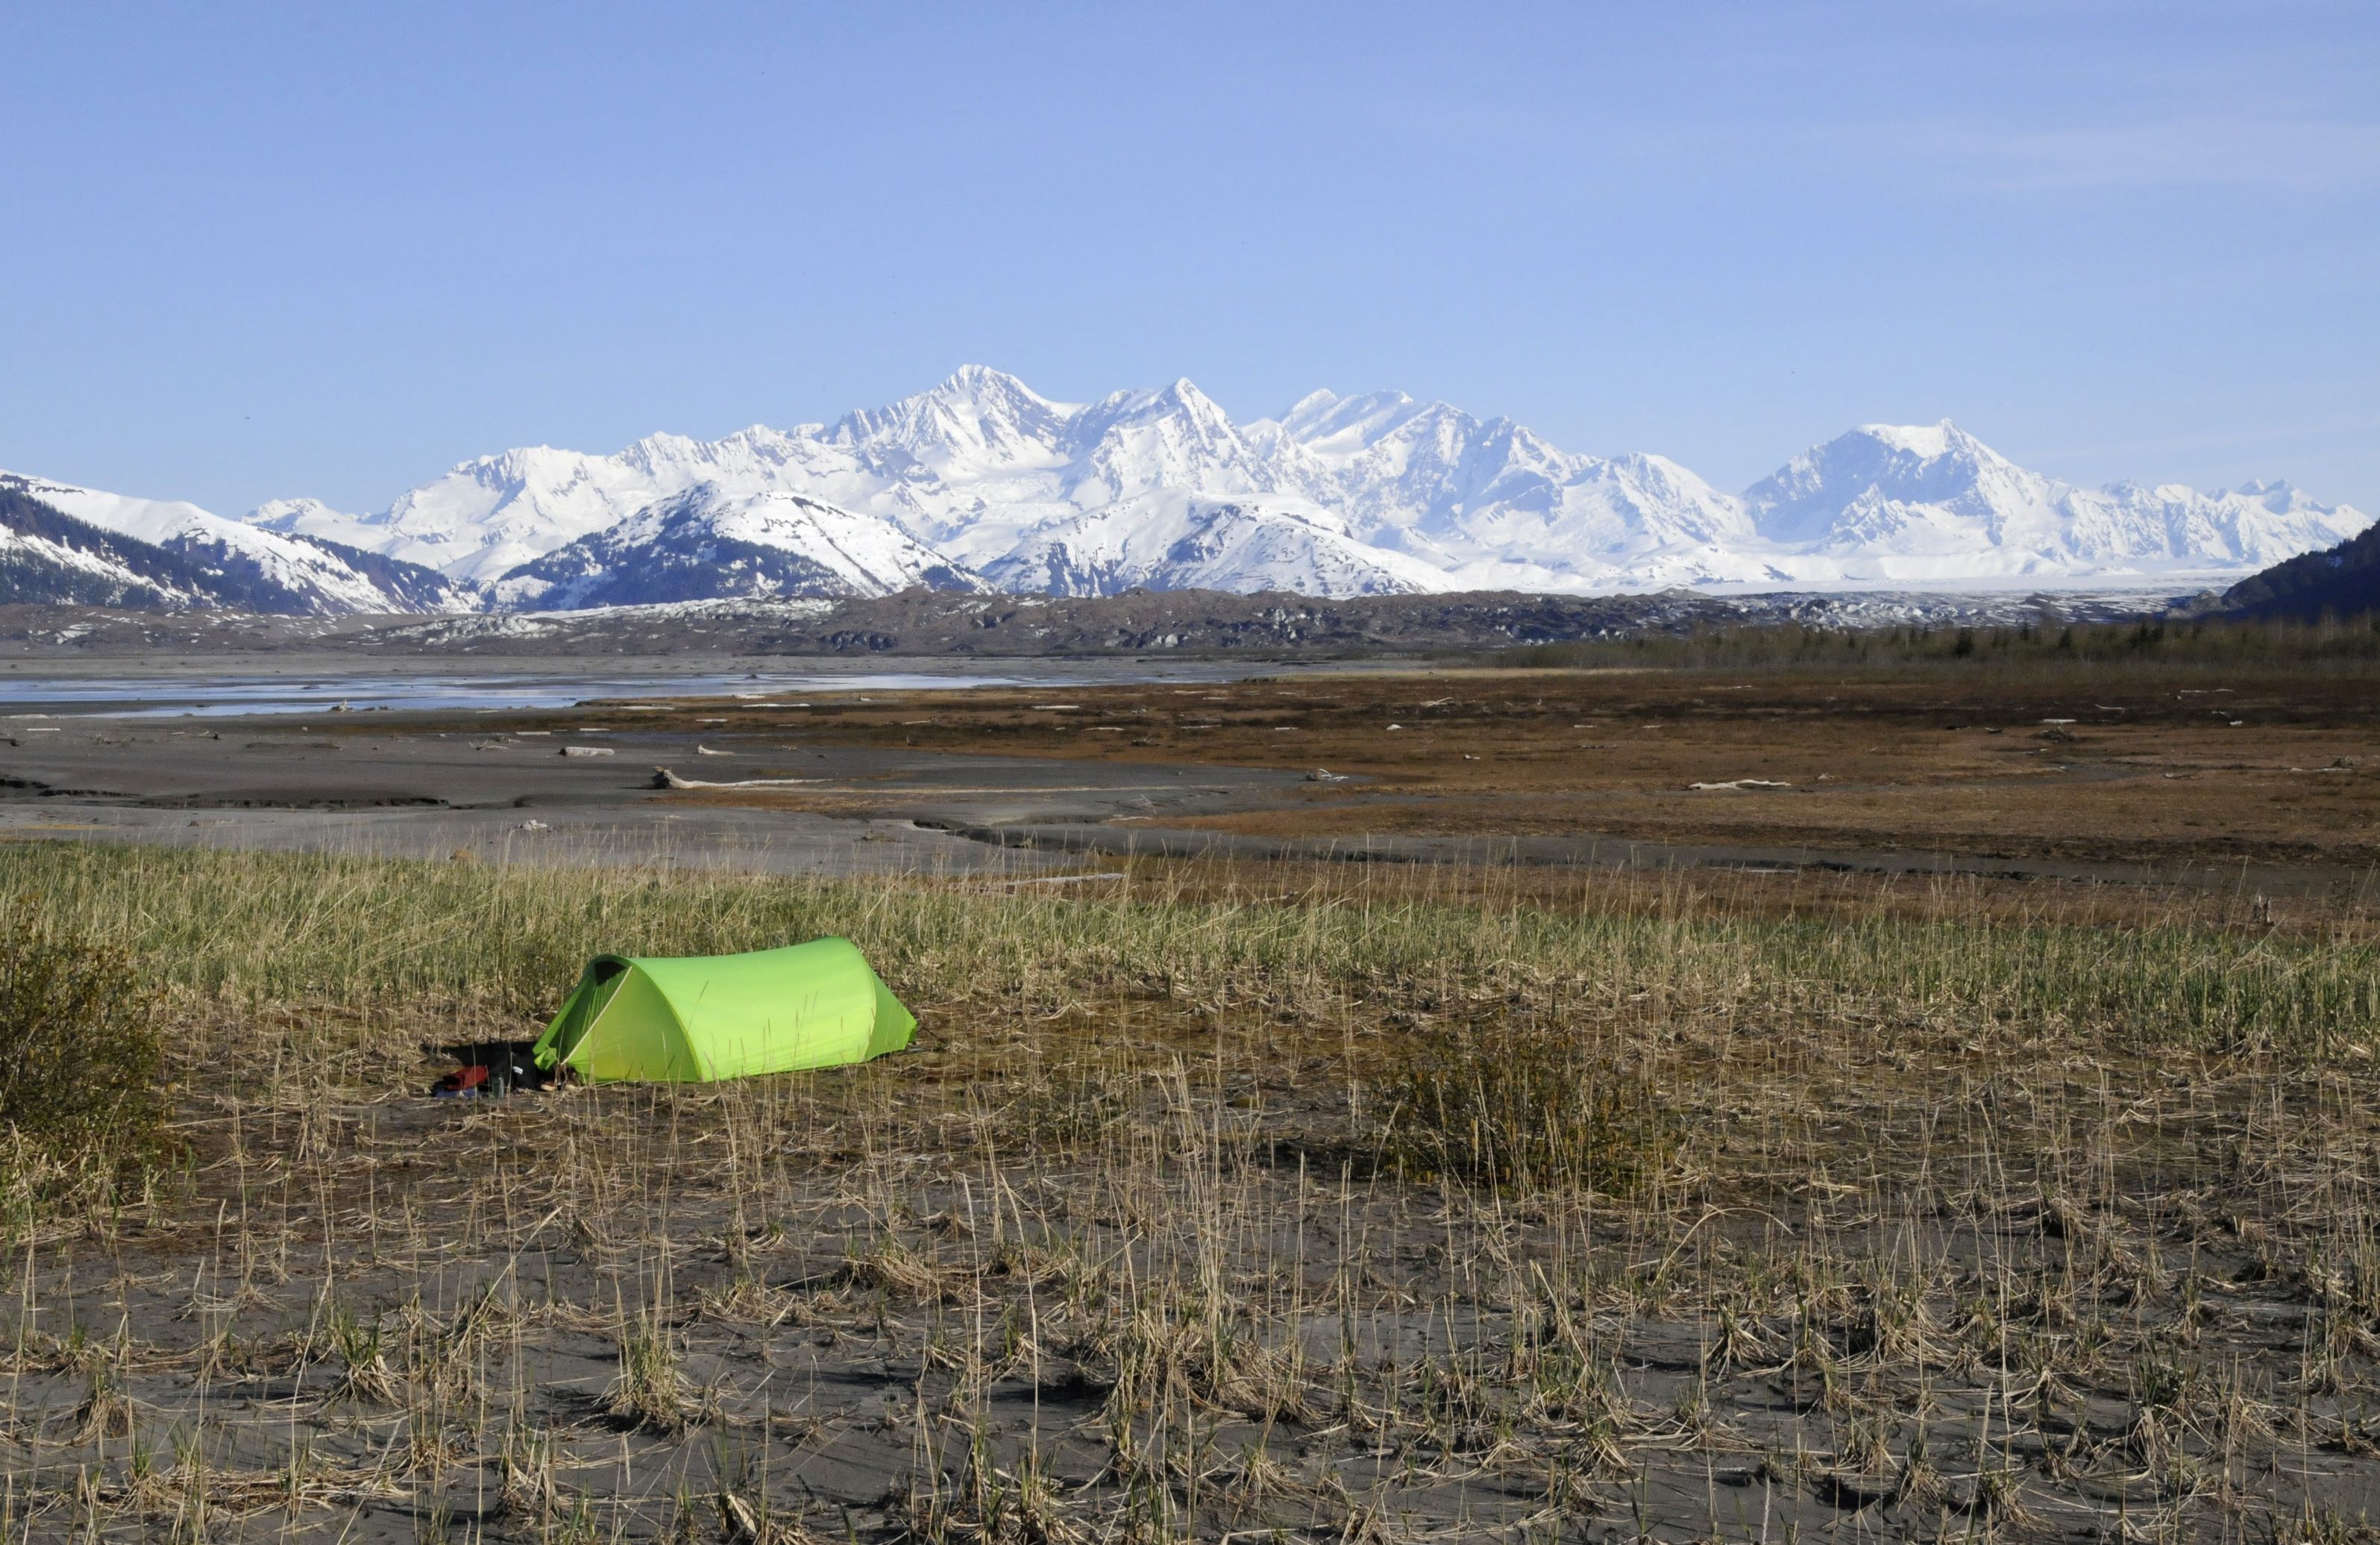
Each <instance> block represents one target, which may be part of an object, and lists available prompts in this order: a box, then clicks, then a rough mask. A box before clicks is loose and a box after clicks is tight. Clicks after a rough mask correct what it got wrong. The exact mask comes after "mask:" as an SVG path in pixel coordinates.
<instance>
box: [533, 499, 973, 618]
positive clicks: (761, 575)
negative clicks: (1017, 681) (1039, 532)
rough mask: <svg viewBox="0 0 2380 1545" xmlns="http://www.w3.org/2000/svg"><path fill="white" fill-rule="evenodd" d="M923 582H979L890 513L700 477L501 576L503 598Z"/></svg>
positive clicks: (859, 591)
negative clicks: (724, 486) (742, 489)
mask: <svg viewBox="0 0 2380 1545" xmlns="http://www.w3.org/2000/svg"><path fill="white" fill-rule="evenodd" d="M914 585H923V586H925V587H926V588H928V589H931V590H983V589H987V588H989V586H987V585H985V584H984V583H983V581H982V580H980V579H978V578H977V577H976V576H975V575H974V574H972V573H968V572H967V571H966V570H965V569H962V568H959V567H958V566H957V565H955V564H953V563H952V562H951V561H949V560H947V559H945V558H943V557H942V556H941V554H940V553H938V552H936V551H934V550H933V549H931V548H929V547H927V546H925V545H924V544H923V543H921V542H918V541H917V540H916V539H915V538H914V537H910V536H909V535H908V534H907V533H906V532H904V531H903V530H901V529H900V528H899V527H898V526H896V525H892V523H891V522H889V521H883V520H879V519H877V518H875V517H874V516H871V515H859V514H854V513H852V512H850V511H848V510H838V509H836V508H835V507H834V506H833V505H832V504H820V503H819V502H817V501H815V500H808V499H804V498H802V497H801V496H800V495H798V494H791V493H756V494H730V493H726V492H723V491H722V490H721V489H720V488H719V487H718V485H716V484H712V483H702V484H698V485H697V486H696V487H695V488H693V489H689V490H687V491H686V492H685V493H682V494H678V495H675V496H674V497H672V498H668V499H663V500H660V501H656V502H654V503H652V504H649V505H647V506H646V507H645V508H644V509H642V510H640V511H638V512H637V513H635V514H633V515H630V516H629V517H628V518H627V519H626V520H624V521H621V522H619V523H618V524H617V525H610V526H606V527H604V528H603V529H602V530H601V531H598V532H596V533H594V534H593V535H591V536H586V537H579V538H578V539H577V541H575V542H572V543H570V544H569V545H568V546H566V547H563V548H558V549H555V550H554V551H553V552H550V553H548V554H546V555H545V556H544V557H542V558H539V559H534V560H532V561H529V562H527V563H524V564H522V565H521V566H520V567H518V568H516V569H515V570H513V571H512V573H508V574H506V575H505V576H504V578H503V579H501V580H499V581H498V582H497V584H496V597H497V599H498V600H499V601H500V602H501V603H503V604H504V605H507V606H535V607H538V608H540V609H541V610H576V609H577V608H580V607H592V606H632V605H641V604H645V603H649V602H655V601H686V600H711V599H718V598H721V597H761V596H796V597H831V598H837V599H840V598H843V597H853V596H889V595H891V594H892V593H893V592H894V591H896V590H905V589H908V588H910V587H911V586H914Z"/></svg>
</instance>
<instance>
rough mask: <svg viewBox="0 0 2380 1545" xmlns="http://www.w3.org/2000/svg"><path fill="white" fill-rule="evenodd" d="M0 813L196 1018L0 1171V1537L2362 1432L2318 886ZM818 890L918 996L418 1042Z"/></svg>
mask: <svg viewBox="0 0 2380 1545" xmlns="http://www.w3.org/2000/svg"><path fill="white" fill-rule="evenodd" d="M0 870H5V871H6V873H5V874H0V887H5V890H6V893H10V894H18V895H21V896H24V897H26V898H27V899H26V900H25V901H22V902H19V903H18V906H20V907H26V908H31V909H34V910H35V911H36V914H37V915H38V917H39V918H40V920H41V921H42V925H43V926H44V927H55V928H61V929H67V928H71V929H75V930H80V931H82V932H83V933H84V934H86V935H89V936H95V937H98V938H100V939H101V940H103V942H105V943H107V944H109V945H111V946H113V947H116V948H122V949H124V950H125V951H127V953H128V957H129V958H130V960H132V961H133V962H134V963H135V966H136V968H137V969H139V970H140V971H142V972H145V973H147V974H149V975H152V976H153V977H154V978H155V979H156V980H158V981H159V982H160V983H161V984H164V986H165V987H166V988H167V989H168V990H169V994H170V996H169V1001H168V1005H167V1009H166V1012H167V1013H168V1014H169V1015H170V1021H169V1022H170V1023H171V1025H172V1027H173V1029H174V1032H175V1034H176V1040H177V1041H178V1043H179V1044H183V1045H185V1046H187V1047H188V1064H187V1068H186V1071H187V1072H188V1074H189V1075H190V1076H189V1078H188V1089H187V1090H186V1092H185V1093H184V1095H183V1099H182V1104H181V1107H180V1112H179V1122H180V1125H181V1128H182V1129H183V1130H184V1132H185V1133H186V1134H187V1136H188V1141H189V1144H190V1155H191V1156H190V1159H189V1162H188V1168H187V1172H186V1173H185V1174H184V1175H182V1176H181V1177H180V1178H179V1180H178V1182H177V1183H176V1185H175V1186H174V1187H172V1188H169V1189H164V1190H160V1191H158V1192H157V1193H156V1194H154V1195H152V1196H148V1197H145V1198H144V1197H138V1196H127V1197H125V1198H124V1199H123V1201H122V1204H121V1205H120V1206H119V1207H117V1208H115V1209H113V1210H108V1209H100V1210H96V1211H88V1212H81V1213H72V1214H66V1215H60V1214H56V1213H50V1214H44V1215H42V1216H40V1217H38V1218H31V1217H29V1218H27V1219H25V1220H22V1221H21V1222H20V1223H19V1224H18V1227H17V1230H16V1234H15V1237H14V1240H13V1243H12V1246H11V1249H10V1257H9V1258H10V1260H11V1261H13V1262H14V1265H13V1266H12V1276H11V1282H12V1291H11V1293H10V1301H11V1306H12V1322H13V1328H12V1331H11V1334H10V1345H11V1346H13V1350H12V1352H11V1354H10V1357H9V1360H8V1363H7V1366H6V1368H0V1374H5V1376H6V1377H7V1378H8V1380H9V1381H10V1383H9V1388H10V1392H11V1393H10V1399H9V1403H8V1406H7V1407H6V1419H7V1423H8V1426H7V1430H8V1432H9V1433H11V1434H13V1436H14V1443H15V1446H13V1447H12V1448H10V1449H9V1450H7V1454H8V1458H7V1461H6V1464H7V1468H8V1479H7V1484H6V1489H5V1498H6V1501H5V1517H0V1525H5V1526H6V1530H7V1531H8V1532H9V1533H10V1535H11V1537H15V1536H18V1535H22V1536H25V1537H27V1538H50V1537H63V1536H67V1535H74V1536H76V1537H78V1538H93V1537H96V1538H120V1539H132V1538H135V1537H138V1536H141V1535H143V1534H147V1533H167V1534H175V1533H178V1535H179V1536H180V1537H181V1538H185V1539H197V1538H202V1537H203V1538H230V1537H234V1536H254V1537H258V1538H261V1537H262V1536H264V1535H266V1534H271V1535H273V1536H274V1537H276V1538H278V1537H282V1536H284V1535H302V1536H310V1537H311V1536H319V1537H321V1538H322V1539H355V1538H368V1537H375V1536H385V1535H388V1534H403V1535H407V1536H408V1537H410V1538H417V1539H424V1538H438V1537H451V1538H454V1539H474V1538H478V1539H539V1540H557V1539H574V1540H587V1541H593V1540H599V1539H601V1540H609V1539H657V1538H663V1537H670V1538H704V1539H780V1540H788V1541H791V1540H798V1539H804V1538H818V1539H828V1538H832V1539H855V1538H856V1539H942V1540H965V1541H970V1542H973V1541H981V1540H1043V1541H1050V1540H1075V1539H1080V1540H1085V1541H1089V1540H1122V1539H1149V1540H1156V1539H1220V1538H1223V1537H1226V1536H1229V1537H1233V1538H1235V1539H1255V1538H1272V1537H1273V1536H1275V1535H1276V1534H1278V1535H1279V1536H1281V1537H1282V1538H1292V1539H1295V1538H1314V1537H1318V1536H1326V1535H1327V1536H1329V1537H1330V1538H1332V1539H1341V1540H1352V1539H1378V1540H1390V1539H1408V1538H1410V1539H1422V1538H1452V1537H1457V1536H1475V1535H1479V1536H1484V1535H1491V1534H1492V1535H1495V1536H1498V1537H1501V1538H1515V1539H1557V1538H1559V1539H1573V1538H1581V1537H1586V1536H1591V1537H1593V1538H1598V1539H1600V1538H1606V1537H1609V1536H1612V1535H1618V1536H1621V1537H1623V1538H1624V1537H1631V1536H1634V1535H1637V1534H1640V1533H1641V1534H1647V1535H1650V1536H1652V1537H1656V1538H1668V1539H1686V1538H1712V1537H1718V1538H1728V1539H1759V1538H1764V1537H1766V1538H1770V1539H1782V1538H1787V1537H1788V1536H1789V1535H1791V1534H1793V1533H1796V1532H1798V1533H1799V1535H1800V1536H1801V1537H1802V1538H1812V1537H1814V1536H1815V1533H1816V1532H1817V1531H1820V1530H1830V1531H1835V1532H1840V1533H1855V1534H1864V1535H1868V1536H1873V1537H1877V1538H1898V1537H1908V1536H1922V1537H1937V1538H1939V1537H1952V1536H1955V1537H1959V1538H1970V1537H1972V1538H1978V1539H1981V1538H1991V1537H2000V1538H2034V1537H2042V1538H2053V1537H2054V1538H2077V1539H2079V1538H2094V1539H2098V1538H2116V1537H2126V1538H2170V1539H2184V1538H2198V1537H2205V1536H2216V1537H2222V1536H2225V1535H2236V1536H2239V1537H2240V1538H2243V1539H2265V1538H2281V1539H2295V1538H2302V1539H2349V1538H2358V1537H2359V1536H2358V1535H2356V1533H2355V1532H2354V1531H2355V1530H2357V1529H2358V1528H2360V1527H2362V1526H2361V1524H2360V1523H2359V1522H2358V1520H2359V1517H2360V1515H2362V1512H2363V1511H2364V1510H2365V1509H2367V1508H2369V1507H2371V1506H2373V1505H2374V1498H2373V1491H2374V1486H2375V1484H2380V1419H2375V1418H2374V1416H2373V1414H2372V1413H2373V1411H2374V1409H2375V1408H2380V1403H2375V1402H2374V1399H2373V1398H2372V1397H2373V1394H2374V1382H2373V1377H2372V1375H2373V1370H2374V1366H2375V1365H2374V1353H2375V1352H2380V1213H2375V1209H2374V1200H2375V1197H2374V1186H2375V1184H2380V1116H2375V1114H2374V1112H2375V1108H2380V1107H2375V1102H2374V1095H2375V1093H2380V1089H2375V1087H2374V1085H2375V1081H2380V1080H2375V1079H2374V1062H2373V1058H2374V1047H2375V1044H2380V1038H2375V1032H2380V969H2375V966H2376V965H2380V962H2375V960H2374V951H2373V948H2372V947H2371V946H2370V945H2369V944H2368V943H2366V942H2363V941H2362V939H2361V938H2360V937H2359V936H2358V935H2355V934H2353V933H2350V932H2346V931H2339V932H2327V931H2325V930H2323V929H2320V928H2313V927H2304V926H2301V927H2298V928H2294V929H2289V930H2281V929H2271V928H2265V929H2250V928H2244V927H2240V926H2235V925H2231V924H2228V923H2225V924H2219V925H2218V924H2208V923H2202V922H2199V921H2195V920H2193V919H2192V917H2191V916H2190V915H2188V914H2187V913H2183V912H2177V913H2176V914H2175V915H2173V916H2170V917H2168V918H2164V919H2162V920H2158V919H2149V920H2142V919H2141V918H2139V917H2136V916H2131V915H2130V914H2126V915H2125V916H2124V917H2123V918H2122V919H2121V920H2118V921H2109V919H2108V917H2107V915H2105V914H2104V913H2103V912H2102V911H2098V910H2095V908H2094V907H2092V906H2090V905H2087V904H2083V903H2082V902H2080V901H2078V902H2077V903H2076V904H2075V905H2074V906H2073V907H2072V908H2071V910H2070V911H2059V910H2055V909H2051V908H2050V907H2048V905H2047V904H2046V903H2045V904H2044V906H2043V907H2041V908H2037V909H2034V910H2031V911H2025V910H2011V909H2010V908H2009V907H2008V906H2006V905H2005V904H2004V902H2003V901H2002V900H2000V899H1989V900H1987V899H1985V898H1984V897H1983V895H1982V893H1981V892H1978V891H1974V890H1971V889H1963V888H1961V887H1937V888H1935V889H1934V890H1932V891H1930V892H1928V894H1927V896H1926V897H1925V902H1924V904H1923V905H1901V904H1894V905H1875V906H1869V907H1866V908H1864V909H1863V908H1860V907H1855V906H1852V905H1851V904H1849V903H1846V904H1845V905H1843V906H1841V907H1838V908H1835V909H1832V910H1830V911H1828V912H1827V913H1826V914H1825V915H1808V914H1803V913H1800V912H1795V911H1778V910H1775V909H1768V908H1764V907H1763V906H1761V905H1760V904H1759V898H1760V897H1761V896H1762V895H1763V894H1765V893H1764V892H1763V891H1762V890H1761V888H1760V887H1758V886H1757V885H1756V884H1755V883H1754V882H1751V881H1746V882H1743V887H1742V888H1741V890H1740V891H1735V892H1728V891H1724V890H1722V891H1719V892H1714V891H1713V890H1712V889H1710V888H1708V887H1707V886H1706V887H1704V888H1701V889H1694V888H1689V887H1683V886H1671V887H1647V886H1645V885H1644V884H1641V883H1636V882H1628V883H1621V882H1619V881H1612V882H1609V883H1607V882H1603V881H1600V880H1597V879H1596V878H1595V877H1593V876H1577V877H1575V878H1574V879H1573V881H1571V882H1569V883H1568V884H1567V886H1566V887H1563V888H1560V889H1555V888H1551V887H1549V886H1548V882H1547V881H1546V880H1545V879H1544V878H1543V877H1542V876H1534V877H1513V878H1510V879H1506V878H1500V877H1498V876H1496V875H1488V874H1479V873H1467V874H1465V873H1449V874H1445V875H1384V876H1373V875H1357V876H1349V875H1329V876H1309V877H1307V879H1306V881H1305V883H1298V881H1297V878H1296V876H1294V875H1291V874H1289V873H1287V872H1283V871H1267V872H1263V873H1252V872H1234V871H1221V870H1218V871H1198V870H1179V869H1163V868H1156V867H1147V866H1144V867H1141V868H1139V869H1136V870H1135V874H1134V875H1133V877H1132V878H1131V880H1130V882H1129V883H1128V884H1127V885H1124V886H1120V887H1113V888H1114V890H1115V891H1116V892H1117V894H1114V895H1111V896H1100V897H1087V896H1085V897H1057V896H1049V895H1038V894H1031V893H1024V894H1020V893H1017V892H1015V891H1014V890H1010V891H1006V892H997V891H994V890H991V889H989V888H986V887H971V886H969V885H967V884H965V883H960V882H950V881H925V880H916V881H883V882H868V883H853V884H823V883H793V882H783V881H759V880H740V879H730V878H722V877H717V876H689V875H662V874H658V873H656V874H650V875H629V876H623V875H616V874H614V875H602V876H595V875H574V874H569V873H557V872H545V873H533V872H524V871H504V870H492V869H489V868H485V867H479V866H463V865H434V864H432V865H424V864H402V863H367V862H356V861H340V860H332V859H298V858H281V857H261V856H253V855H247V856H243V855H231V854H213V853H176V852H164V851H107V850H102V849H64V848H57V849H41V848H30V847H29V848H24V849H15V850H9V851H0ZM1710 884H1711V885H1717V886H1720V887H1725V886H1726V885H1727V884H1728V882H1726V881H1724V880H1715V881H1712V882H1710ZM1846 894H1847V895H1857V894H1861V893H1857V892H1847V893H1846ZM827 932H837V933H844V934H847V935H852V936H854V937H856V938H858V939H859V940H860V941H861V942H862V944H863V945H864V946H865V947H866V948H868V950H869V952H870V954H871V956H872V957H873V958H874V959H876V960H877V961H878V962H879V964H880V967H881V968H882V969H883V971H884V972H885V974H886V975H887V977H888V979H889V980H891V981H892V983H893V984H895V986H896V987H897V988H898V989H899V990H900V991H901V992H902V993H903V994H904V995H905V996H907V997H908V998H909V999H910V1000H911V1001H912V1002H913V1003H914V1004H915V1005H916V1006H917V1008H919V1009H920V1012H921V1018H922V1019H923V1020H924V1029H923V1032H921V1035H920V1038H919V1042H918V1045H917V1048H916V1050H915V1051H913V1052H912V1053H910V1054H906V1055H905V1056H899V1057H895V1058H891V1059H887V1060H885V1061H883V1062H880V1063H877V1064H873V1065H870V1066H868V1067H865V1068H854V1069H847V1070H842V1071H838V1072H834V1073H827V1074H817V1075H807V1076H797V1077H788V1078H784V1079H777V1080H759V1081H756V1082H752V1083H747V1084H740V1085H733V1086H723V1087H717V1088H687V1089H628V1088H615V1089H604V1090H579V1091H575V1092H563V1093H558V1094H553V1095H547V1096H528V1097H520V1098H516V1099H514V1100H511V1101H507V1102H504V1103H502V1104H490V1105H485V1106H480V1105H476V1104H431V1103H430V1102H427V1101H424V1100H422V1099H421V1098H420V1097H419V1090H420V1089H421V1087H423V1086H424V1085H425V1084H426V1083H427V1081H428V1075H429V1073H430V1072H431V1062H430V1061H429V1059H428V1058H427V1056H425V1053H424V1051H423V1047H424V1045H425V1044H433V1043H437V1042H440V1041H443V1040H448V1039H455V1038H466V1039H478V1038H481V1037H482V1036H485V1035H490V1034H495V1033H501V1032H506V1031H516V1030H517V1029H519V1028H521V1026H522V1025H523V1024H525V1023H526V1022H527V1021H526V1020H525V1017H524V1009H525V1008H527V1006H528V1005H530V1004H534V1003H538V1002H540V995H543V1001H551V998H552V996H556V995H558V994H559V993H560V992H561V991H563V990H564V989H565V988H566V986H567V984H568V972H569V971H570V970H571V969H573V968H575V965H576V963H577V957H578V956H579V955H580V954H582V953H584V952H588V951H591V950H592V949H594V948H598V947H599V946H600V947H604V948H630V949H636V950H653V951H688V950H700V949H723V948H742V947H746V946H749V945H756V944H763V943H779V942H783V941H784V940H786V939H789V938H795V937H801V936H807V935H814V934H819V933H827ZM1384 1161H1385V1162H1384Z"/></svg>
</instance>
